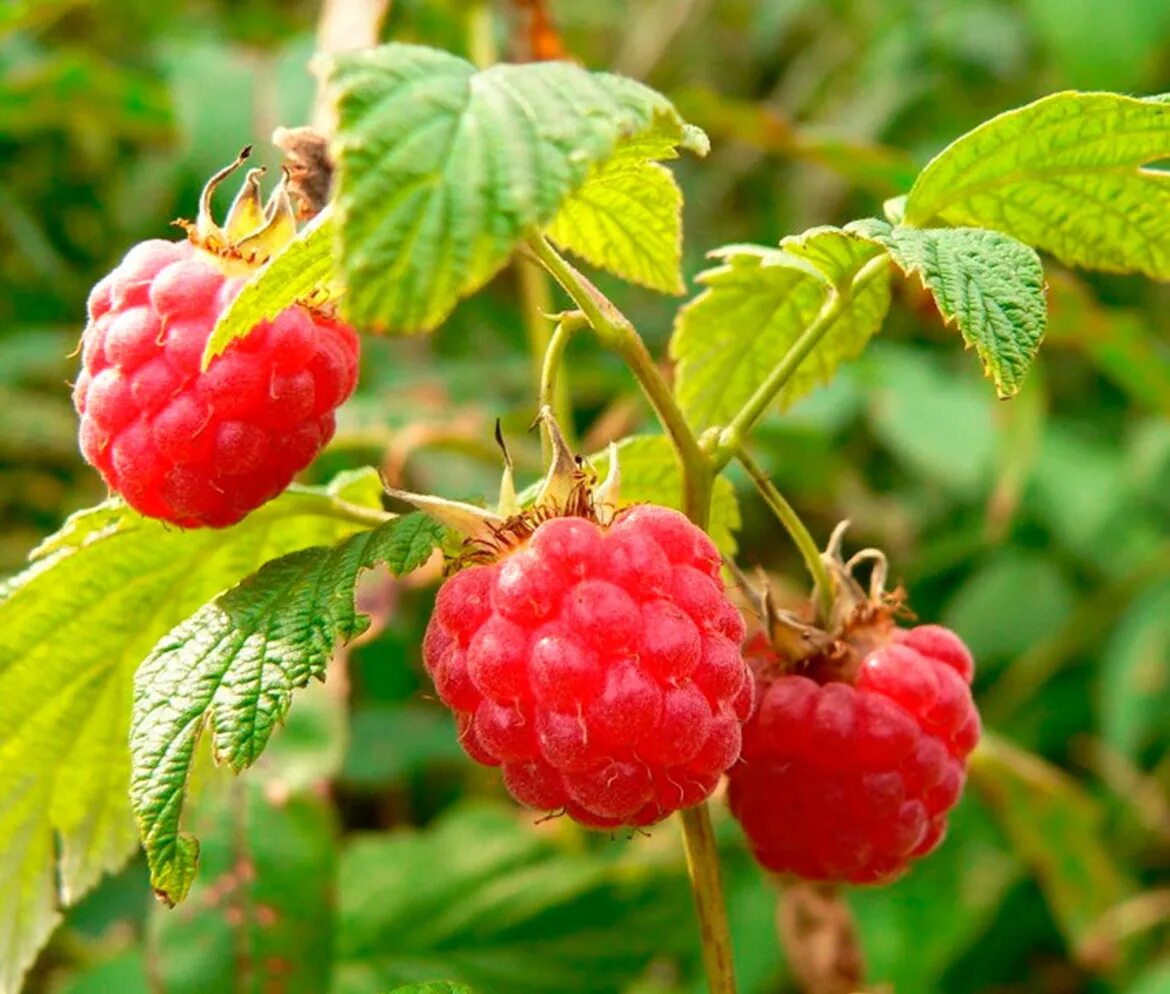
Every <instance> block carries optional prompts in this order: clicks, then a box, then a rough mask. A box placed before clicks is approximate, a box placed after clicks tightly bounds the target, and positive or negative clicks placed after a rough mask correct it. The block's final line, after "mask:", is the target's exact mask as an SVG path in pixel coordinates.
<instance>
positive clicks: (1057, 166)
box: [906, 92, 1170, 279]
mask: <svg viewBox="0 0 1170 994" xmlns="http://www.w3.org/2000/svg"><path fill="white" fill-rule="evenodd" d="M1167 156H1170V104H1167V103H1165V102H1162V101H1159V100H1142V99H1138V98H1135V97H1126V96H1121V95H1119V94H1115V93H1076V92H1066V93H1055V94H1052V95H1051V96H1048V97H1044V98H1043V99H1041V100H1037V101H1036V102H1035V103H1031V104H1028V105H1027V106H1025V107H1020V108H1018V109H1016V110H1012V111H1008V112H1007V113H1005V114H1000V115H999V116H998V117H994V118H992V119H991V120H990V121H987V122H986V123H985V124H982V125H980V126H979V127H978V128H976V129H975V130H974V131H971V132H968V133H967V134H966V135H964V136H963V137H962V138H960V139H958V140H957V141H955V142H954V143H952V144H951V145H949V146H948V147H947V148H945V149H944V150H943V151H942V152H940V153H939V154H938V155H937V156H936V157H935V158H934V159H933V160H931V162H930V163H929V164H928V165H927V166H926V168H925V169H924V170H923V171H922V173H921V174H920V175H919V177H918V179H917V180H916V181H915V183H914V186H913V188H912V189H911V190H910V193H909V196H908V198H907V201H906V223H907V224H909V225H914V226H915V227H927V226H928V225H930V224H931V223H932V222H937V221H944V222H946V223H947V224H951V225H973V226H975V227H981V228H994V229H996V230H997V231H1003V232H1006V233H1007V234H1009V235H1012V236H1014V237H1015V238H1018V239H1020V241H1022V242H1027V243H1028V244H1029V245H1034V246H1035V247H1036V248H1039V249H1043V250H1044V251H1046V252H1051V253H1052V254H1053V255H1054V256H1056V257H1057V258H1058V259H1060V260H1061V261H1062V262H1065V263H1068V264H1070V265H1075V266H1085V267H1088V268H1090V269H1103V270H1107V271H1110V272H1122V273H1128V272H1138V273H1144V274H1145V275H1147V276H1152V277H1154V278H1156V279H1170V173H1168V172H1166V171H1165V170H1164V169H1162V168H1160V167H1156V166H1155V165H1154V164H1155V163H1157V162H1158V161H1159V160H1162V159H1165V158H1166V157H1167Z"/></svg>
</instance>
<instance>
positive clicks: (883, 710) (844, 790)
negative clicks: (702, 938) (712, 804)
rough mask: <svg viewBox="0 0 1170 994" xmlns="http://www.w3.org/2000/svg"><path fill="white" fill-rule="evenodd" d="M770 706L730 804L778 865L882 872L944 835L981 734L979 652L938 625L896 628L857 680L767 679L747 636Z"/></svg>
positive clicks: (746, 734) (760, 851) (890, 873)
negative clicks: (975, 696)
mask: <svg viewBox="0 0 1170 994" xmlns="http://www.w3.org/2000/svg"><path fill="white" fill-rule="evenodd" d="M749 658H750V659H751V660H752V663H753V666H754V667H755V668H756V669H757V675H758V677H759V679H760V681H761V684H760V688H759V695H760V703H759V707H758V709H757V710H756V712H755V714H754V715H753V716H752V718H751V720H750V721H749V722H748V723H747V724H746V725H745V726H744V731H743V739H744V741H743V754H742V757H741V759H740V761H739V763H737V764H736V766H735V767H734V768H733V769H732V770H731V771H730V773H729V780H730V791H729V795H728V796H729V800H730V803H731V810H732V812H733V814H734V815H735V816H736V818H738V819H739V821H740V823H741V824H742V825H743V829H744V831H745V832H746V833H747V836H748V839H749V841H750V842H751V846H752V849H753V851H754V852H755V855H756V858H757V859H758V860H759V861H760V863H761V864H762V865H763V866H764V867H766V868H767V869H769V870H772V871H774V872H777V873H784V872H787V873H793V874H796V875H797V876H800V877H804V878H806V879H810V880H848V881H851V882H854V883H875V882H879V881H886V880H889V879H892V878H893V877H895V876H897V875H898V874H900V873H901V872H902V871H904V870H905V869H906V867H907V866H908V864H909V863H910V861H911V860H914V859H917V858H919V857H921V856H925V855H926V854H927V853H929V852H931V851H932V850H933V849H934V848H935V847H937V846H938V845H939V843H940V842H941V841H942V839H943V836H944V835H945V833H946V827H947V814H948V812H949V811H950V810H951V808H953V807H954V805H955V803H956V802H957V801H958V799H959V794H960V792H961V791H962V789H963V783H964V780H965V778H966V761H967V756H968V755H969V754H970V752H971V750H972V749H973V748H974V747H975V743H976V742H977V741H978V739H979V732H980V723H979V714H978V712H977V711H976V710H975V705H974V703H973V702H972V700H971V690H970V687H969V682H970V680H971V674H972V671H973V665H972V661H971V654H970V653H969V652H968V651H967V647H966V646H964V645H963V643H962V642H961V641H960V640H959V638H958V636H956V635H955V634H954V633H953V632H950V631H948V630H947V629H945V628H942V627H941V626H938V625H922V626H919V627H917V628H911V629H894V630H893V636H892V640H891V641H889V643H888V644H886V645H883V646H880V647H879V648H877V649H874V650H873V651H871V652H869V653H868V654H867V655H866V656H865V657H864V658H863V659H862V660H861V662H860V668H859V669H858V671H857V674H856V682H855V683H853V684H849V683H844V682H838V681H836V680H831V681H828V682H823V683H818V682H816V681H814V680H812V679H809V677H807V676H796V675H784V676H778V677H775V678H772V679H770V680H769V678H768V668H769V666H772V665H774V664H775V663H776V661H777V660H776V656H775V654H774V653H771V652H770V650H768V648H767V644H766V642H763V641H762V639H761V640H759V641H757V640H753V642H752V643H751V644H750V646H749Z"/></svg>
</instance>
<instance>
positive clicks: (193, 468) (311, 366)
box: [73, 240, 358, 527]
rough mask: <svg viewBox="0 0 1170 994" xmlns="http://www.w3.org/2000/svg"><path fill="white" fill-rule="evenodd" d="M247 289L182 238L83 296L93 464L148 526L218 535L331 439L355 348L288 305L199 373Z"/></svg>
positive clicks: (153, 246)
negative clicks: (216, 332) (155, 522)
mask: <svg viewBox="0 0 1170 994" xmlns="http://www.w3.org/2000/svg"><path fill="white" fill-rule="evenodd" d="M243 282H244V280H243V279H242V278H228V277H226V276H225V275H224V274H223V272H222V271H221V270H220V268H219V267H218V265H217V263H216V260H215V259H213V257H212V256H210V255H208V254H206V253H204V252H202V251H200V250H199V249H196V248H195V247H194V246H192V245H191V244H190V243H188V242H167V241H162V240H153V241H147V242H143V243H142V244H140V245H137V246H135V247H134V248H133V249H131V250H130V252H129V253H128V254H127V255H126V257H125V258H124V259H123V260H122V263H121V265H119V266H118V268H117V269H115V270H114V271H113V272H112V273H110V274H109V275H108V276H106V277H105V278H104V279H103V280H101V282H99V283H98V284H97V286H95V287H94V289H93V292H92V293H91V294H90V297H89V323H88V325H87V326H86V329H85V332H84V334H83V336H82V372H81V375H80V376H79V377H78V380H77V384H76V386H75V387H74V391H73V402H74V406H75V407H76V408H77V413H78V414H80V415H81V431H80V441H81V450H82V452H83V454H84V455H85V458H86V460H87V461H88V462H90V463H91V464H92V465H93V466H94V467H96V468H97V470H98V471H99V472H100V473H101V475H102V477H103V478H104V479H105V481H106V483H108V484H109V486H110V487H111V489H113V490H115V491H117V492H118V493H120V494H121V495H122V496H123V497H124V498H125V499H126V502H127V503H128V504H130V505H131V506H132V507H134V508H135V509H137V510H138V511H141V512H142V513H143V514H146V515H150V516H151V517H155V518H161V519H163V520H165V521H170V522H173V523H175V524H178V525H182V526H185V527H197V526H201V525H206V526H211V527H223V526H226V525H231V524H234V523H235V522H237V521H239V520H240V519H241V518H243V517H244V515H246V514H247V513H248V512H249V511H251V510H253V509H254V508H256V507H259V506H260V505H261V504H263V503H265V502H266V501H268V500H271V499H272V498H273V497H275V496H276V495H277V494H279V493H280V492H281V491H282V490H284V489H285V487H287V486H288V485H289V483H290V482H291V481H292V479H293V477H294V476H295V475H296V473H298V472H299V471H300V470H302V469H304V468H305V467H306V466H307V465H308V464H309V463H310V462H312V460H313V459H314V458H315V457H316V455H317V453H318V452H320V450H321V448H322V446H324V445H325V443H326V442H328V441H329V439H330V438H331V437H332V436H333V429H334V421H333V412H334V410H335V409H336V408H337V407H338V405H340V404H341V403H342V401H344V400H345V399H346V398H347V397H348V396H349V395H350V393H352V392H353V388H354V384H355V383H356V379H357V360H358V340H357V336H356V334H355V333H354V331H353V329H351V328H350V327H348V326H347V325H345V324H342V323H341V322H339V321H335V320H333V319H331V318H328V317H325V316H323V315H321V314H319V313H316V312H313V311H310V310H307V309H306V308H303V307H301V306H299V305H293V306H291V307H289V308H287V309H286V310H284V311H283V312H281V313H280V314H279V315H278V316H277V317H276V318H275V319H274V320H273V321H271V322H267V321H266V322H262V323H260V324H258V325H257V326H256V327H255V328H254V329H253V330H252V331H251V332H250V333H249V334H248V335H247V336H246V337H244V338H242V339H237V340H236V341H235V342H233V343H232V344H231V345H230V346H229V347H228V349H227V350H226V351H225V352H224V353H223V354H222V355H221V356H219V357H217V358H216V359H215V360H214V361H213V362H212V363H211V366H210V367H209V368H208V370H207V371H206V372H200V369H199V364H200V359H201V357H202V355H203V348H204V346H205V345H206V344H207V339H208V336H209V335H210V334H211V330H212V328H213V327H214V326H215V322H216V319H217V318H218V317H219V315H220V313H221V312H222V311H223V309H224V308H225V307H226V306H227V304H228V303H229V302H230V301H231V300H232V299H233V298H234V297H235V295H236V294H237V293H238V292H239V290H240V288H241V286H242V285H243Z"/></svg>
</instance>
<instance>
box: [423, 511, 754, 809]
mask: <svg viewBox="0 0 1170 994" xmlns="http://www.w3.org/2000/svg"><path fill="white" fill-rule="evenodd" d="M743 635H744V625H743V619H742V618H741V617H740V614H739V612H738V611H737V610H736V609H735V607H734V606H733V605H732V603H731V602H730V601H729V600H728V599H727V597H726V596H725V595H724V592H723V583H722V579H721V576H720V559H719V554H718V552H717V551H716V549H715V547H714V545H712V544H711V541H710V539H709V538H707V536H706V535H705V534H704V533H703V532H702V531H701V530H700V529H698V528H696V527H695V526H694V525H692V524H691V523H690V522H689V521H688V520H687V519H686V518H685V517H683V516H682V515H681V514H679V513H678V512H676V511H672V510H669V509H667V508H663V507H656V506H653V505H640V506H637V507H633V508H630V509H629V510H627V511H625V512H622V513H620V514H618V516H617V517H616V518H615V520H614V522H613V523H612V524H611V525H610V526H609V527H608V528H606V527H602V526H601V525H598V524H595V523H594V522H593V521H592V520H589V519H588V518H585V517H558V518H552V519H550V520H547V521H544V522H543V523H542V524H540V525H539V526H538V527H537V528H536V529H535V531H534V532H532V534H531V537H530V538H528V539H527V540H526V541H523V542H522V543H521V544H520V545H519V546H517V547H515V548H513V549H510V550H508V551H507V552H505V553H504V554H503V556H502V557H501V558H499V559H497V560H496V561H494V562H492V563H490V564H487V565H476V566H470V567H468V568H466V569H464V570H463V571H461V572H459V573H457V574H455V575H454V576H453V577H452V578H451V579H450V580H448V581H447V583H446V584H445V585H444V586H443V587H442V588H441V589H440V591H439V596H438V599H437V601H436V604H435V613H434V615H433V617H432V618H431V622H430V625H429V626H428V628H427V633H426V638H425V640H424V644H423V658H424V661H425V663H426V667H427V670H428V671H429V673H430V674H431V677H432V678H433V680H434V682H435V687H436V689H437V690H438V692H439V696H440V697H441V698H442V699H443V701H444V702H445V703H446V704H447V705H448V706H449V707H450V708H452V710H454V711H455V714H456V717H457V719H458V722H459V728H460V732H461V735H460V739H461V741H462V743H463V747H464V749H465V750H466V752H467V753H468V755H470V756H471V757H472V758H473V759H475V760H476V761H477V762H480V763H484V764H485V765H490V766H497V765H498V766H501V767H502V769H503V775H504V783H505V785H506V786H507V788H508V790H509V792H510V793H511V794H512V796H513V797H515V798H516V800H518V801H520V802H521V803H522V804H526V805H528V806H530V807H534V808H538V809H541V810H544V811H554V810H562V809H563V810H564V811H565V812H567V813H568V814H569V815H570V816H571V817H573V818H574V819H576V820H577V821H578V822H580V823H581V824H583V825H587V826H589V827H592V828H612V827H616V826H618V825H650V824H653V823H654V822H657V821H660V820H661V819H663V818H665V817H666V816H667V815H669V814H670V813H671V812H673V811H676V810H678V809H679V808H684V807H689V806H691V805H694V804H697V803H699V802H700V801H702V800H704V799H705V798H706V797H707V796H708V795H710V793H711V792H712V791H713V790H714V789H715V785H716V783H718V781H719V777H720V776H721V775H722V773H723V772H724V771H725V770H726V769H727V768H728V767H729V766H730V765H731V764H732V763H733V762H734V761H735V759H736V757H737V756H738V754H739V748H740V725H741V723H742V722H743V720H744V719H745V718H746V717H747V715H748V713H749V712H750V710H751V705H752V692H753V681H752V680H751V676H750V673H749V672H748V669H747V666H746V664H745V663H744V660H743V657H742V655H741V654H740V650H739V645H740V643H741V641H742V640H743Z"/></svg>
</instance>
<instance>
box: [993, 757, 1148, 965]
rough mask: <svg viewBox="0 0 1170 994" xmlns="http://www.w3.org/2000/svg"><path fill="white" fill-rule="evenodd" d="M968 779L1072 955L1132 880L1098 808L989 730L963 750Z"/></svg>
mask: <svg viewBox="0 0 1170 994" xmlns="http://www.w3.org/2000/svg"><path fill="white" fill-rule="evenodd" d="M971 782H972V783H973V784H974V786H975V787H976V789H977V790H978V791H979V793H980V795H982V797H983V799H984V800H985V801H986V802H987V805H988V807H989V808H990V809H991V811H992V812H993V813H994V815H995V817H996V819H997V820H998V822H999V824H1000V827H1001V828H1002V829H1003V831H1004V833H1005V834H1006V835H1007V837H1008V839H1009V840H1010V841H1011V843H1012V846H1013V848H1014V849H1015V851H1016V853H1017V854H1018V855H1019V856H1020V857H1021V858H1022V859H1023V860H1024V862H1025V863H1027V864H1028V866H1029V868H1030V869H1031V871H1032V873H1033V875H1034V876H1035V877H1036V881H1037V883H1038V884H1039V885H1040V888H1041V890H1043V891H1044V896H1045V898H1046V899H1047V901H1048V905H1049V907H1050V908H1051V909H1052V914H1053V917H1054V919H1055V920H1056V923H1057V925H1058V926H1059V927H1060V930H1061V932H1063V933H1064V936H1065V939H1066V940H1067V942H1068V944H1069V948H1070V950H1071V951H1072V952H1073V954H1074V955H1084V954H1086V953H1087V952H1089V950H1087V949H1086V948H1085V941H1086V940H1087V939H1089V938H1090V937H1091V931H1092V928H1093V926H1094V925H1096V924H1097V923H1098V921H1099V920H1100V917H1101V915H1102V914H1104V913H1105V912H1106V911H1108V910H1109V909H1110V908H1113V907H1114V906H1116V905H1117V904H1118V903H1120V902H1121V901H1122V900H1123V899H1124V898H1125V897H1126V896H1127V895H1128V894H1129V893H1130V892H1131V890H1132V886H1133V885H1132V882H1131V881H1130V880H1128V879H1127V877H1126V875H1125V873H1124V871H1123V870H1122V869H1121V867H1120V865H1119V864H1118V863H1117V862H1116V860H1115V858H1114V853H1113V851H1112V849H1111V847H1110V845H1109V844H1108V842H1107V841H1106V839H1105V838H1104V837H1103V835H1102V832H1101V821H1102V812H1101V810H1100V809H1099V808H1098V806H1097V805H1096V804H1095V803H1094V801H1093V799H1092V798H1091V797H1089V795H1088V794H1086V793H1085V792H1084V791H1083V790H1082V789H1081V788H1080V787H1079V786H1078V785H1077V783H1076V782H1075V781H1074V780H1072V779H1071V778H1070V777H1068V776H1066V775H1065V774H1064V773H1062V772H1061V771H1060V770H1058V769H1057V768H1056V767H1054V766H1050V765H1049V764H1048V763H1045V762H1044V761H1043V760H1041V759H1039V758H1037V757H1036V756H1033V755H1031V754H1030V753H1027V752H1024V751H1023V750H1021V749H1018V748H1016V747H1015V746H1013V745H1011V744H1010V743H1008V742H1005V741H1004V740H1003V739H1000V738H998V737H996V736H994V735H990V734H984V737H983V741H982V742H981V743H980V744H979V748H978V749H977V750H976V751H975V752H974V753H973V754H972V756H971Z"/></svg>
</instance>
